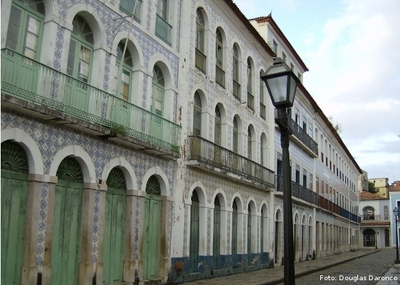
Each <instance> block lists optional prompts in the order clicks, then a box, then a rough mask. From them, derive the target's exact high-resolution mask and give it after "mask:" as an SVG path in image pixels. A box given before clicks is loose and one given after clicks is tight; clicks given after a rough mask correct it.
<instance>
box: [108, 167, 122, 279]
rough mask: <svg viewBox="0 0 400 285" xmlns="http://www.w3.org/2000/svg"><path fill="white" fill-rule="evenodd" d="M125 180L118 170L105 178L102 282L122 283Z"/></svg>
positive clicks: (112, 171)
mask: <svg viewBox="0 0 400 285" xmlns="http://www.w3.org/2000/svg"><path fill="white" fill-rule="evenodd" d="M125 193H126V180H125V176H124V173H123V172H122V170H121V169H119V168H113V169H112V170H111V172H110V174H109V175H108V178H107V193H106V207H105V217H104V242H103V263H104V270H103V282H104V283H106V284H108V283H113V282H116V281H118V282H122V281H123V280H122V278H123V260H124V237H125V221H126V220H125V215H126V195H125Z"/></svg>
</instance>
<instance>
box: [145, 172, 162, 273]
mask: <svg viewBox="0 0 400 285" xmlns="http://www.w3.org/2000/svg"><path fill="white" fill-rule="evenodd" d="M146 193H147V194H146V201H145V214H144V237H143V279H144V280H151V279H155V278H158V272H159V264H160V255H161V253H160V248H161V244H160V241H161V189H160V184H159V182H158V180H157V178H156V177H154V176H152V177H150V179H149V181H148V182H147V186H146Z"/></svg>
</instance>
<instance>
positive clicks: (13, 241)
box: [1, 141, 29, 284]
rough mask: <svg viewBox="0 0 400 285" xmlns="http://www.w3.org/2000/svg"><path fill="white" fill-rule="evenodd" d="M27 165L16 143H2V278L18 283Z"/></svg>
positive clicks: (22, 247) (23, 233)
mask: <svg viewBox="0 0 400 285" xmlns="http://www.w3.org/2000/svg"><path fill="white" fill-rule="evenodd" d="M28 173H29V164H28V157H27V155H26V153H25V150H24V149H23V148H22V147H21V146H20V145H19V144H17V143H15V142H11V141H6V142H3V143H2V144H1V259H2V262H1V280H2V284H20V282H21V269H22V261H23V255H24V235H25V220H26V203H27V199H28Z"/></svg>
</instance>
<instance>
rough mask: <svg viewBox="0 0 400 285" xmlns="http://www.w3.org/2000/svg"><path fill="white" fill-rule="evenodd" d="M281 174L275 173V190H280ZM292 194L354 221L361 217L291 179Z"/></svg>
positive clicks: (359, 219)
mask: <svg viewBox="0 0 400 285" xmlns="http://www.w3.org/2000/svg"><path fill="white" fill-rule="evenodd" d="M282 179H283V178H282V175H280V174H278V175H276V190H277V191H279V192H282V190H283V189H282V185H283V182H282ZM291 185H292V196H293V197H296V198H299V199H301V200H303V201H305V202H308V203H311V204H313V205H316V206H319V207H321V208H323V209H325V210H328V211H330V212H332V213H335V214H337V215H340V216H341V217H344V218H347V219H349V220H352V221H354V222H358V223H360V222H361V217H359V216H357V215H356V214H353V213H351V212H349V211H348V210H346V209H344V208H342V207H340V206H339V205H337V204H335V203H334V202H332V201H330V200H328V199H326V198H324V197H322V196H320V195H319V194H317V193H315V192H314V191H312V190H310V189H308V188H307V187H305V186H302V185H301V184H299V183H297V182H294V181H292V184H291Z"/></svg>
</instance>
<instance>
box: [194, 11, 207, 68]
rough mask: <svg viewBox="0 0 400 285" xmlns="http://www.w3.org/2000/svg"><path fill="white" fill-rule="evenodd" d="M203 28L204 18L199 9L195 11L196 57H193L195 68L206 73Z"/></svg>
mask: <svg viewBox="0 0 400 285" xmlns="http://www.w3.org/2000/svg"><path fill="white" fill-rule="evenodd" d="M204 37H205V28H204V18H203V13H202V12H201V10H200V9H197V11H196V50H195V52H196V55H195V65H196V67H197V68H198V69H199V70H200V71H202V72H203V73H206V55H205V50H204V46H205V44H204V41H205V38H204Z"/></svg>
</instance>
